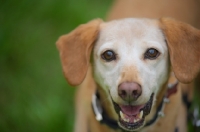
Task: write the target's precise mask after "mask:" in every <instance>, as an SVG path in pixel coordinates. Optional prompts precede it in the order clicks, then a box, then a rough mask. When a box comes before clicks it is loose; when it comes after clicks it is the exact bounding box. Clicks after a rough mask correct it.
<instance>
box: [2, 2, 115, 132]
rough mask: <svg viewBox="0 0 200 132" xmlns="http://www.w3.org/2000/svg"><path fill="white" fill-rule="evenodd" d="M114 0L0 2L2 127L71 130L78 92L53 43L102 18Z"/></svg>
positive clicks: (15, 131) (6, 130) (5, 130)
mask: <svg viewBox="0 0 200 132" xmlns="http://www.w3.org/2000/svg"><path fill="white" fill-rule="evenodd" d="M110 4H111V0H101V1H99V0H79V1H75V0H60V1H55V0H42V1H39V0H36V1H29V0H19V1H18V2H15V1H5V0H3V1H2V2H1V4H0V25H1V26H0V131H1V132H27V131H29V132H44V131H45V132H51V131H52V132H55V131H56V132H59V131H60V132H64V131H65V132H71V131H72V129H73V125H74V124H73V122H74V108H73V102H74V96H73V95H74V92H75V89H74V88H71V87H70V86H69V85H68V84H67V83H66V81H65V79H64V76H63V74H62V69H61V64H60V59H59V54H58V51H57V49H56V46H55V42H56V40H57V39H58V37H59V36H60V35H62V34H66V33H68V32H69V31H71V30H72V29H74V28H75V27H76V26H78V25H79V24H81V23H86V22H87V21H89V20H91V19H94V18H97V17H99V18H104V17H105V16H106V12H107V10H108V8H109V6H110Z"/></svg>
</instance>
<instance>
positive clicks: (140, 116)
mask: <svg viewBox="0 0 200 132" xmlns="http://www.w3.org/2000/svg"><path fill="white" fill-rule="evenodd" d="M142 116H143V110H142V111H140V115H139V118H140V119H142Z"/></svg>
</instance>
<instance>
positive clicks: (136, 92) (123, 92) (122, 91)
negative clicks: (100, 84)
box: [118, 82, 142, 102]
mask: <svg viewBox="0 0 200 132" xmlns="http://www.w3.org/2000/svg"><path fill="white" fill-rule="evenodd" d="M141 94H142V89H141V86H140V85H139V84H138V83H135V82H124V83H121V84H120V85H119V86H118V95H119V96H120V97H121V98H122V99H123V100H124V101H128V102H131V101H136V100H137V99H138V98H139V96H140V95H141Z"/></svg>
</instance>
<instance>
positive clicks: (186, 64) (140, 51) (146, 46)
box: [57, 18, 200, 131]
mask: <svg viewBox="0 0 200 132" xmlns="http://www.w3.org/2000/svg"><path fill="white" fill-rule="evenodd" d="M57 47H58V49H59V51H60V57H61V62H62V66H63V71H64V74H65V77H66V79H67V81H68V82H69V83H70V84H71V85H79V84H80V83H81V82H82V81H83V80H84V78H85V76H86V73H87V69H88V66H89V63H90V60H91V62H92V65H93V73H94V78H95V81H96V82H97V84H98V85H99V86H100V87H101V88H102V89H103V90H104V91H105V93H106V94H107V96H108V98H109V99H110V101H111V102H112V103H113V106H114V107H115V110H116V113H117V114H118V115H119V116H118V117H119V118H118V122H119V125H120V126H121V128H122V129H124V130H127V131H135V130H138V129H140V128H142V127H143V126H144V124H145V117H146V116H148V115H149V113H150V110H151V107H152V105H153V104H154V101H155V100H156V97H157V94H158V93H159V91H160V90H161V88H162V87H163V85H164V84H166V82H167V80H168V77H169V75H168V74H169V70H170V66H172V69H173V71H174V73H175V76H176V77H177V79H178V80H179V81H180V82H182V83H189V82H191V81H192V80H193V79H194V78H195V77H196V75H197V73H198V72H199V69H200V31H199V30H197V29H195V28H193V27H191V26H189V25H187V24H185V23H182V22H178V21H175V20H172V19H168V18H162V19H159V20H150V19H133V18H129V19H123V20H116V21H111V22H107V23H105V22H103V21H102V20H100V19H96V20H93V21H91V22H89V23H87V24H84V25H81V26H79V27H78V28H76V29H75V30H74V31H72V32H71V33H69V34H67V35H64V36H61V37H60V38H59V40H58V41H57Z"/></svg>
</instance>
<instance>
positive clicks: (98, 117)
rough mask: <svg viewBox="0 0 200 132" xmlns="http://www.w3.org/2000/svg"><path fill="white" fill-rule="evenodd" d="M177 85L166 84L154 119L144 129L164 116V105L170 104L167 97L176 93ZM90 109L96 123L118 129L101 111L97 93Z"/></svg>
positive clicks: (114, 122) (115, 122) (93, 97)
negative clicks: (166, 86)
mask: <svg viewBox="0 0 200 132" xmlns="http://www.w3.org/2000/svg"><path fill="white" fill-rule="evenodd" d="M177 84H178V82H176V83H174V84H168V89H167V91H166V93H165V96H164V97H163V99H162V101H161V103H160V104H159V106H158V108H157V110H156V113H155V115H154V117H153V118H152V119H151V120H150V121H149V122H147V123H146V124H145V127H147V126H150V125H152V124H153V123H155V122H156V121H157V119H158V117H164V116H165V115H164V112H163V110H164V105H165V104H166V103H169V102H170V100H169V97H170V96H171V95H173V94H175V93H176V92H177ZM92 108H93V112H94V114H95V117H96V120H97V121H99V122H100V123H102V124H106V125H107V126H109V127H110V128H113V129H120V127H119V126H118V123H117V121H115V120H113V119H111V118H109V117H108V115H107V114H106V112H105V111H104V110H103V108H102V106H101V102H100V96H99V93H98V92H96V94H93V96H92Z"/></svg>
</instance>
